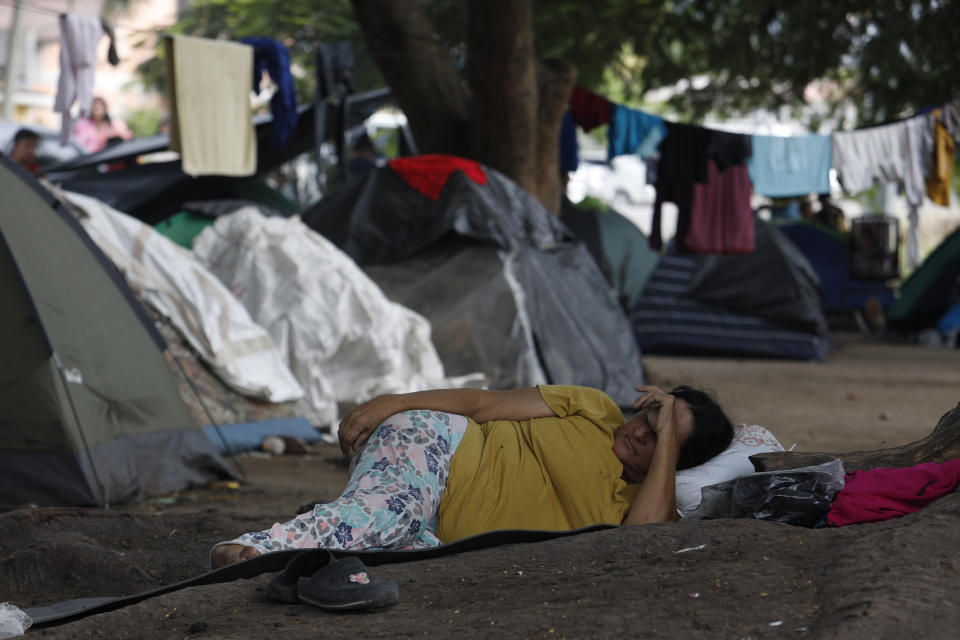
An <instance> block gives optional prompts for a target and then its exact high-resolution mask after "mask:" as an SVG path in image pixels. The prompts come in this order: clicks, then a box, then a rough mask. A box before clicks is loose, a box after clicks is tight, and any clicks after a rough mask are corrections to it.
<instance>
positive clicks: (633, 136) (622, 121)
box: [607, 104, 667, 160]
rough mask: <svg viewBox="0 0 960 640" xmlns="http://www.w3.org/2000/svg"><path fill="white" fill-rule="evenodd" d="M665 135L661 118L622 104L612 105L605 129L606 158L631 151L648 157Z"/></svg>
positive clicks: (664, 127) (665, 129)
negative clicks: (608, 125)
mask: <svg viewBox="0 0 960 640" xmlns="http://www.w3.org/2000/svg"><path fill="white" fill-rule="evenodd" d="M666 135H667V128H666V126H665V125H664V124H663V118H661V117H659V116H655V115H652V114H649V113H644V112H643V111H637V110H636V109H631V108H630V107H625V106H623V105H620V104H618V105H614V108H613V117H612V118H611V119H610V128H609V129H608V130H607V141H608V148H607V159H608V160H609V159H612V158H615V157H616V156H622V155H627V154H631V153H636V154H639V155H640V156H641V157H643V158H649V157H651V156H652V155H653V154H654V153H656V150H657V147H658V146H659V145H660V141H661V140H663V138H664V137H665V136H666Z"/></svg>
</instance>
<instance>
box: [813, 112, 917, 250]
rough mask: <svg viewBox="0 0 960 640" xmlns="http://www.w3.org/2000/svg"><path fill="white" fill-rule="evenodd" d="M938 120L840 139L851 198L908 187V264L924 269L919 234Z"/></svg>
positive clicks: (840, 164) (837, 151)
mask: <svg viewBox="0 0 960 640" xmlns="http://www.w3.org/2000/svg"><path fill="white" fill-rule="evenodd" d="M932 117H933V114H932V113H931V114H926V115H921V116H916V117H913V118H910V119H908V120H903V121H901V122H896V123H893V124H888V125H883V126H879V127H870V128H867V129H859V130H857V131H849V132H841V133H834V134H833V138H832V146H833V164H834V166H835V167H836V168H837V173H838V176H839V178H840V183H841V184H842V185H843V188H844V189H845V190H846V191H848V192H850V193H859V192H860V191H864V190H866V189H869V188H870V187H871V186H873V183H874V181H876V182H880V183H886V182H894V183H897V184H899V185H901V186H902V187H903V191H904V195H905V196H906V199H907V205H908V206H909V213H908V216H907V220H908V221H909V227H908V231H907V260H908V262H909V263H910V265H911V266H914V267H915V266H917V265H918V264H919V263H920V252H919V243H918V238H917V236H918V232H919V226H920V205H922V204H923V196H924V195H925V193H926V185H925V183H924V176H925V175H926V174H927V173H929V169H930V161H931V159H932V156H933V120H932Z"/></svg>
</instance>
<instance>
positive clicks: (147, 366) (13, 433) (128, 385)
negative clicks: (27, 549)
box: [0, 154, 233, 509]
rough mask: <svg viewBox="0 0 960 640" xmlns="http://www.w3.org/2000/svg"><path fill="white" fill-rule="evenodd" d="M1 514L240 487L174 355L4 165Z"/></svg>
mask: <svg viewBox="0 0 960 640" xmlns="http://www.w3.org/2000/svg"><path fill="white" fill-rule="evenodd" d="M0 190H2V192H3V194H4V200H3V204H2V205H0V308H2V309H3V311H4V312H3V313H2V314H0V509H8V508H11V507H14V506H17V505H19V504H22V503H26V502H33V503H36V504H38V505H41V506H44V505H81V506H89V505H101V506H105V505H108V504H110V503H114V502H123V501H128V500H135V499H140V498H144V497H148V496H155V495H160V494H164V493H169V492H172V491H176V490H180V489H184V488H186V487H188V486H191V485H197V484H205V483H207V482H210V481H212V480H216V479H223V478H232V477H233V473H232V472H231V471H230V469H229V468H228V467H227V465H226V463H225V462H224V460H223V459H222V458H221V457H220V455H219V453H217V450H216V448H215V447H214V445H213V444H212V443H211V442H210V441H209V440H208V439H207V438H206V437H205V436H204V434H203V432H202V431H201V430H200V429H199V427H198V426H197V425H196V423H195V421H194V420H193V418H192V417H191V415H190V413H189V411H188V409H187V407H186V406H185V405H184V403H183V401H182V400H181V398H180V396H179V394H178V392H177V389H176V385H175V381H174V378H173V377H172V374H171V373H170V370H169V369H168V368H167V365H166V363H165V361H164V350H165V349H166V344H165V343H164V341H163V339H162V338H161V337H160V335H159V333H157V331H156V329H155V328H154V327H153V325H152V324H151V323H150V322H149V320H147V319H146V317H145V315H144V313H143V309H142V308H141V307H140V306H139V304H140V303H139V302H137V301H136V300H135V299H134V297H133V294H132V293H131V292H130V290H129V288H128V287H127V285H126V283H125V282H124V281H123V278H122V277H121V276H120V274H119V272H118V271H117V270H116V268H115V267H114V266H113V264H112V263H110V262H109V260H108V259H107V258H106V257H105V256H104V255H103V254H102V253H101V252H100V250H99V249H98V248H97V247H96V246H95V245H94V244H93V242H92V241H91V240H90V238H89V237H88V236H87V234H86V233H85V232H84V231H83V229H82V228H81V227H80V225H79V224H78V223H77V221H76V220H74V218H73V216H72V215H71V214H70V213H69V211H67V210H66V208H65V207H64V205H62V204H61V203H60V202H59V201H57V200H55V199H54V198H53V197H52V196H50V194H48V193H47V192H46V191H45V190H44V189H43V188H42V187H41V186H40V185H39V184H38V183H37V182H36V181H35V180H34V179H33V178H32V177H31V176H29V175H28V174H26V173H25V172H24V171H23V170H22V169H21V168H20V167H19V166H17V165H14V164H13V163H12V162H11V161H10V160H9V159H8V158H6V157H5V156H3V155H2V154H0Z"/></svg>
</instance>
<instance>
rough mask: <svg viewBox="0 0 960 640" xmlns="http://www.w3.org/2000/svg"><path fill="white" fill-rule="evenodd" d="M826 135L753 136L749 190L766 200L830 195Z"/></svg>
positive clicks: (828, 153) (828, 140)
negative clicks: (821, 194)
mask: <svg viewBox="0 0 960 640" xmlns="http://www.w3.org/2000/svg"><path fill="white" fill-rule="evenodd" d="M831 152H832V148H831V146H830V136H819V135H811V136H793V137H779V136H753V155H752V156H751V157H750V162H749V164H748V167H749V169H750V179H751V180H752V181H753V190H754V191H756V192H757V193H759V194H760V195H764V196H767V197H769V198H785V197H789V196H799V195H806V194H810V193H830V168H831V167H832V166H833V158H832V153H831Z"/></svg>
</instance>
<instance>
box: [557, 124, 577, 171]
mask: <svg viewBox="0 0 960 640" xmlns="http://www.w3.org/2000/svg"><path fill="white" fill-rule="evenodd" d="M578 166H580V145H579V144H578V143H577V121H576V120H574V119H573V113H572V112H571V111H570V110H569V109H567V112H566V113H565V114H563V123H562V124H561V125H560V170H561V171H566V172H570V171H576V170H577V167H578Z"/></svg>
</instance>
